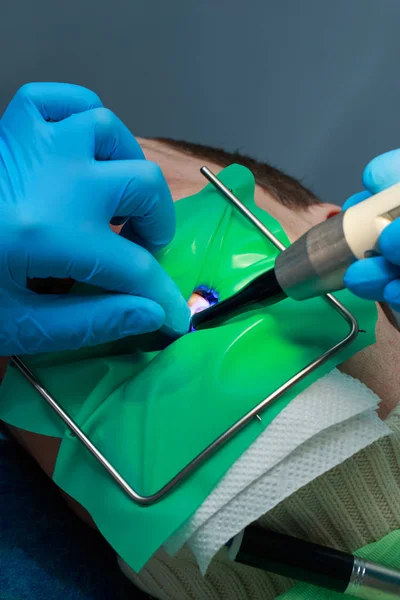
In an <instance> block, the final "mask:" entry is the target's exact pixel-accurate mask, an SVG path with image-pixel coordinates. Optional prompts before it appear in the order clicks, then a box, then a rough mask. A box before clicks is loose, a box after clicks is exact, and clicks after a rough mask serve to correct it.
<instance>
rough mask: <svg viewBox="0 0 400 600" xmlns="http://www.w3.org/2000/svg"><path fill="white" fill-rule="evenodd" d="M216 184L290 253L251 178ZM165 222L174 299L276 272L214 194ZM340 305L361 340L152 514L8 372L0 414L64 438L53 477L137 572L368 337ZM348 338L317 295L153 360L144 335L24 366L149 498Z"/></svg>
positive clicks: (356, 304)
mask: <svg viewBox="0 0 400 600" xmlns="http://www.w3.org/2000/svg"><path fill="white" fill-rule="evenodd" d="M220 178H221V180H222V181H223V182H224V183H225V185H226V186H228V187H229V188H230V189H232V190H233V192H234V193H235V194H236V195H237V196H238V197H239V198H240V199H241V200H242V202H244V203H245V204H246V205H247V206H248V207H249V208H250V209H251V210H252V211H254V213H255V214H256V215H257V217H258V218H259V219H261V221H262V222H263V223H264V224H265V225H266V226H267V227H269V228H270V229H271V231H272V232H273V233H274V234H275V235H276V236H277V237H278V238H279V239H280V240H281V241H282V242H283V243H285V244H288V243H289V242H288V238H287V237H286V235H285V233H284V231H283V230H282V227H281V226H280V225H279V223H278V222H277V221H276V220H274V219H273V218H272V217H271V216H269V215H268V214H267V213H266V212H264V211H262V210H261V209H259V208H258V207H257V206H256V205H255V202H254V190H255V185H254V178H253V176H252V174H251V173H250V171H248V170H247V169H245V168H244V167H241V166H238V165H232V166H230V167H228V168H227V169H225V170H224V171H222V172H221V174H220ZM176 213H177V224H178V227H177V234H176V236H175V238H174V240H173V241H172V242H171V244H170V245H169V246H168V247H167V248H166V249H165V250H163V251H161V252H160V253H159V254H158V259H159V261H160V263H161V265H162V266H163V267H164V268H165V269H166V271H167V272H168V273H169V274H170V275H171V276H172V277H173V279H174V280H175V281H176V283H177V285H178V286H179V288H180V290H181V292H182V294H183V296H184V297H185V298H187V299H188V298H189V297H190V296H191V294H192V291H193V290H194V289H195V288H196V287H198V286H199V285H205V286H207V287H210V288H213V289H215V290H216V292H218V294H219V296H220V298H221V299H224V298H226V297H228V296H230V295H231V294H233V293H235V292H237V291H238V290H239V289H240V288H241V287H243V286H244V285H245V284H246V283H248V281H249V280H250V279H251V278H253V277H255V276H256V275H258V274H260V273H261V272H263V271H264V270H266V269H268V268H269V267H271V265H273V263H274V261H275V257H276V255H277V251H276V249H275V248H274V246H272V244H271V243H270V242H269V241H268V240H267V239H266V238H265V237H264V236H262V234H261V233H260V232H259V231H258V230H257V229H256V228H255V227H254V226H253V225H252V224H251V223H249V222H248V221H247V220H246V219H245V218H244V217H243V216H242V215H241V214H239V213H238V212H237V210H236V209H234V208H232V206H231V205H230V204H228V203H227V201H226V200H225V198H223V197H222V196H221V195H220V194H219V193H218V192H217V191H216V190H215V189H214V187H213V186H211V185H208V186H207V187H206V188H205V189H204V190H203V191H201V192H200V193H199V194H196V195H195V196H192V197H189V198H186V199H183V200H181V201H179V202H178V203H177V207H176ZM86 291H88V290H86ZM77 293H78V292H77ZM79 293H81V292H79ZM338 296H339V297H340V298H341V300H342V301H343V302H344V303H345V304H346V306H347V307H348V308H349V309H350V310H351V311H353V312H354V314H355V315H356V316H357V318H358V320H359V323H360V328H361V329H364V330H365V331H366V333H362V334H360V335H359V336H358V338H357V339H356V341H355V342H354V343H353V344H352V345H351V346H350V347H349V348H347V350H346V351H345V352H342V353H341V354H338V355H337V356H336V357H335V358H334V359H332V360H330V361H329V362H328V363H326V364H325V365H324V366H323V367H321V368H320V369H318V371H316V372H314V373H313V374H312V375H310V376H309V377H308V378H307V379H306V380H304V381H303V382H302V383H301V384H298V385H297V386H296V387H295V388H293V389H292V390H291V391H290V392H288V393H287V394H286V395H284V396H282V397H281V398H280V399H279V400H277V401H276V402H275V403H274V404H272V405H271V406H270V407H269V408H267V409H266V410H265V411H263V414H262V421H261V422H260V421H258V420H254V422H252V423H250V424H249V425H248V426H247V427H246V428H244V429H243V430H242V431H241V432H240V433H239V434H238V435H237V436H236V437H235V438H233V439H232V440H231V441H230V442H229V443H227V444H226V445H225V446H224V447H223V448H221V449H220V450H219V451H218V452H217V453H216V454H214V455H213V456H212V457H211V458H210V459H209V460H208V461H207V462H206V463H204V464H203V465H202V466H201V467H200V468H199V469H198V470H197V471H196V472H195V473H194V474H192V475H191V476H190V477H189V478H188V479H186V480H185V481H184V483H182V484H181V485H180V486H179V487H178V488H176V489H175V490H174V491H173V492H172V493H171V494H170V495H168V496H167V497H166V498H165V499H164V500H162V501H160V502H159V503H157V504H154V505H152V506H149V507H146V508H143V507H139V506H137V505H136V504H134V502H133V501H131V500H130V499H129V498H128V497H127V496H126V495H125V494H124V492H123V491H122V490H121V489H120V488H119V487H118V486H117V484H116V483H114V481H113V480H112V479H111V478H110V477H109V475H108V474H107V473H106V472H105V471H104V470H103V468H102V467H101V466H99V465H98V464H97V462H96V461H95V460H94V459H93V458H92V457H91V456H90V455H89V454H88V453H87V451H86V450H85V449H84V448H83V447H82V446H81V445H80V443H79V442H78V441H77V440H76V439H75V438H73V437H71V435H70V434H69V433H68V432H66V431H65V428H64V426H63V425H62V423H61V422H60V420H59V418H58V417H57V416H56V415H55V414H54V413H53V412H52V411H51V410H50V409H49V408H48V407H47V405H46V404H45V403H44V402H43V400H42V398H40V397H39V396H38V395H37V393H36V392H35V390H33V389H31V387H30V386H29V384H28V383H27V382H26V381H25V380H24V379H23V378H22V377H21V376H20V375H19V373H18V372H17V371H16V370H15V369H9V370H8V372H7V374H6V377H5V380H4V382H3V384H2V386H1V388H0V418H1V419H3V420H5V421H6V422H8V423H10V424H12V425H16V426H18V427H20V428H22V429H27V430H29V431H35V432H37V433H41V434H44V435H50V436H56V437H58V438H62V440H63V441H62V444H61V447H60V451H59V455H58V458H57V463H56V468H55V472H54V475H53V478H54V481H55V482H56V483H57V484H58V485H59V486H60V487H61V488H62V489H64V490H65V491H66V492H67V493H68V494H70V495H71V496H72V497H73V498H75V499H76V500H77V501H78V502H80V503H81V504H82V505H83V506H84V507H85V508H86V509H87V510H88V511H89V512H90V514H91V515H92V517H93V519H94V521H95V522H96V524H97V526H98V527H99V529H100V531H101V532H102V533H103V535H104V536H105V538H106V539H107V540H108V541H109V542H110V544H111V545H112V546H113V547H114V548H115V550H116V551H117V552H118V554H119V555H120V556H122V558H123V559H124V560H125V561H126V562H127V563H128V564H129V565H130V566H131V567H132V568H133V569H135V570H139V569H140V568H141V567H142V566H143V565H144V564H145V562H146V561H147V560H148V559H149V557H150V556H151V555H152V554H153V553H154V552H155V550H156V549H157V548H158V547H159V546H161V545H162V544H163V543H164V542H165V540H166V539H167V538H168V537H169V536H171V535H172V534H173V533H174V532H175V531H176V530H177V529H178V528H180V527H181V526H182V525H183V524H184V523H185V522H186V521H187V520H188V519H189V518H190V517H191V515H192V514H193V513H194V512H195V511H196V509H197V508H198V507H199V506H200V505H201V503H202V502H203V501H204V500H205V498H206V497H207V496H208V495H209V494H210V492H211V491H212V490H213V488H214V487H215V486H216V484H217V483H218V481H219V480H220V479H221V477H222V476H223V475H224V473H225V472H226V471H227V470H228V469H229V467H230V466H231V465H232V464H233V463H234V461H235V460H236V459H237V458H238V457H239V456H240V455H241V454H242V453H243V452H244V450H245V449H246V448H248V446H249V445H250V444H251V443H252V442H253V441H254V440H255V439H256V438H257V436H258V435H259V434H260V433H261V432H262V431H263V430H264V429H265V428H266V427H268V424H269V423H270V422H271V421H272V420H273V419H274V417H275V416H276V415H277V414H279V412H280V411H281V410H282V409H283V408H284V407H285V406H287V404H288V403H289V402H290V401H291V399H292V398H293V397H294V396H295V395H297V394H298V393H299V392H300V391H302V390H303V389H305V388H306V387H307V386H308V385H310V384H311V383H312V382H313V381H315V380H316V379H318V378H319V377H321V376H322V375H324V374H326V373H327V372H329V371H330V370H331V369H332V368H333V367H335V366H336V364H338V363H340V362H342V361H343V360H345V358H347V357H349V356H350V355H352V354H353V353H355V352H357V351H358V350H360V349H362V348H363V347H365V346H366V345H368V344H371V343H372V342H373V341H374V335H375V323H376V309H375V305H374V304H373V303H372V302H365V301H363V300H360V299H358V298H356V297H355V296H353V295H352V294H349V293H348V292H347V291H344V292H342V293H341V294H340V295H338ZM348 328H349V326H348V324H347V323H345V322H344V320H343V319H342V318H341V317H340V316H339V314H338V313H337V312H336V311H335V310H334V309H333V308H332V307H330V306H329V305H328V304H327V303H326V302H325V301H324V300H323V299H321V298H317V299H313V300H310V301H307V302H295V301H293V300H285V301H283V302H281V303H280V304H277V305H274V306H272V307H269V308H267V309H265V308H264V309H260V308H257V309H256V310H255V311H252V312H249V313H246V314H245V315H243V316H238V317H236V318H235V319H232V320H231V321H228V322H227V323H226V324H224V325H223V326H220V327H217V328H214V329H209V330H207V329H206V330H203V331H198V332H193V333H189V334H187V335H185V336H183V337H181V338H180V339H179V340H177V341H176V342H174V343H173V344H172V345H170V346H168V347H167V348H166V349H165V350H163V351H162V352H146V351H143V347H146V345H147V341H148V336H137V337H134V338H127V339H125V340H121V341H119V342H117V343H113V344H109V345H104V346H101V347H96V348H86V349H81V350H79V351H76V352H68V353H58V354H57V353H56V354H51V355H42V356H37V357H33V358H31V359H30V360H29V361H28V364H29V366H30V367H31V368H32V370H33V371H34V372H35V373H36V374H37V376H38V377H39V378H40V380H41V381H42V382H43V384H44V385H46V386H47V387H48V389H49V390H50V391H51V392H52V393H53V394H54V396H55V397H56V398H57V399H58V400H59V402H60V403H61V404H62V405H63V406H64V407H65V408H66V409H67V410H68V412H69V413H70V414H71V415H73V417H74V418H75V419H76V421H77V422H78V423H79V424H80V425H81V426H82V427H83V429H84V431H85V432H86V433H87V434H88V435H89V436H90V437H91V438H92V439H93V440H94V442H95V443H96V444H97V445H98V446H99V448H100V449H101V450H102V451H103V452H104V454H105V455H106V456H107V457H108V459H109V460H110V461H111V462H112V463H113V464H114V466H116V468H117V469H119V471H120V472H121V474H123V476H124V477H125V478H126V479H127V481H129V482H130V484H131V485H132V486H133V487H134V488H136V489H137V491H139V493H142V494H151V493H154V492H155V491H157V490H158V489H159V488H161V487H162V486H163V485H164V484H165V483H166V482H167V481H168V480H169V479H171V477H173V476H174V475H175V474H176V473H177V472H178V471H180V470H181V469H182V468H183V467H184V466H185V465H186V464H187V463H188V462H189V461H190V460H191V459H193V458H194V457H195V456H196V455H197V454H198V453H199V452H200V451H201V450H203V449H204V448H205V447H206V446H207V445H208V444H209V443H210V442H212V441H213V440H214V439H215V438H216V437H217V436H218V435H220V434H221V433H222V432H223V431H225V430H226V429H227V428H228V427H229V426H230V425H232V424H233V423H234V422H235V421H236V420H237V419H238V418H240V417H242V416H243V415H244V414H245V413H246V412H248V410H249V409H251V408H253V407H254V406H255V405H256V404H258V403H259V402H260V401H261V400H263V399H264V398H266V397H267V396H268V395H269V394H270V393H271V392H273V391H274V390H275V389H277V388H278V387H279V386H280V385H281V384H283V383H284V382H285V381H286V380H287V379H289V378H290V377H291V376H292V375H294V374H295V373H296V372H297V371H298V370H300V369H301V368H303V367H304V366H305V365H306V364H308V363H309V362H310V361H312V360H314V359H315V358H316V357H317V356H319V355H320V354H321V353H322V352H324V351H326V350H327V349H328V348H330V347H331V346H332V345H333V344H336V343H337V342H338V341H339V340H341V339H342V338H343V337H344V336H345V335H346V334H347V333H348ZM151 335H152V334H150V336H151Z"/></svg>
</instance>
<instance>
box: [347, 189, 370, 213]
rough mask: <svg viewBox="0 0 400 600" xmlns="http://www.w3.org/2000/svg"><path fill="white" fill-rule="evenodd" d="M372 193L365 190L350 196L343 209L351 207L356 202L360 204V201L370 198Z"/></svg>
mask: <svg viewBox="0 0 400 600" xmlns="http://www.w3.org/2000/svg"><path fill="white" fill-rule="evenodd" d="M371 195H372V194H370V192H367V191H365V190H364V191H362V192H357V193H356V194H353V195H352V196H350V198H347V200H346V202H345V203H344V204H343V207H342V210H347V209H348V208H350V206H354V205H355V204H358V203H359V202H362V201H363V200H366V199H367V198H370V197H371Z"/></svg>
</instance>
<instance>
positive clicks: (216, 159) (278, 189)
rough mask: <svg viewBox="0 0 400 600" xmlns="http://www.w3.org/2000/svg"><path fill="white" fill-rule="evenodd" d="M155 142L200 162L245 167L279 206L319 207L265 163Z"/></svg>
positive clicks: (185, 144) (235, 154) (299, 186)
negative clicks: (314, 205) (198, 159)
mask: <svg viewBox="0 0 400 600" xmlns="http://www.w3.org/2000/svg"><path fill="white" fill-rule="evenodd" d="M156 141H159V142H163V143H164V144H167V145H168V146H170V147H171V148H174V149H176V150H179V151H180V152H183V153H186V154H188V155H190V156H195V157H196V158H200V159H202V160H204V161H207V160H208V161H210V162H213V163H215V164H217V165H220V166H221V167H228V166H229V165H232V164H233V163H236V164H240V165H243V166H244V167H247V168H248V169H249V170H250V171H251V172H252V173H253V175H254V179H255V180H256V183H257V184H258V185H259V186H260V187H262V188H264V189H265V190H266V191H267V192H269V193H270V194H271V196H273V197H274V198H275V200H277V201H278V202H280V203H281V204H283V205H284V206H288V207H289V208H305V209H307V208H308V207H309V206H312V205H313V204H319V203H320V200H319V199H318V198H317V197H316V196H315V195H314V194H313V193H312V192H311V191H310V190H309V189H307V188H306V187H304V186H303V185H302V184H301V183H300V182H299V181H297V180H296V179H293V177H290V175H286V173H283V172H282V171H280V170H279V169H276V168H275V167H271V166H270V165H268V164H266V163H262V162H259V161H258V160H255V159H254V158H250V157H249V156H246V155H243V154H240V153H239V152H227V151H226V150H221V149H220V148H212V147H211V146H203V145H202V144H193V143H192V142H185V141H183V140H172V139H170V138H157V139H156Z"/></svg>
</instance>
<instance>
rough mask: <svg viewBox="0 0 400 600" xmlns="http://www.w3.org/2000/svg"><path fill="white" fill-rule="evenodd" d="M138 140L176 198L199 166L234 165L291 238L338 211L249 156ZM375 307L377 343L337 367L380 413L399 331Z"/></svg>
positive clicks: (198, 178) (394, 388) (399, 346)
mask: <svg viewBox="0 0 400 600" xmlns="http://www.w3.org/2000/svg"><path fill="white" fill-rule="evenodd" d="M139 141H140V143H141V145H142V147H143V150H144V152H145V154H146V157H147V158H148V159H149V160H152V161H154V162H156V163H158V164H159V166H160V167H161V169H162V170H163V173H164V176H165V178H166V180H167V182H168V184H169V186H170V189H171V193H172V196H173V198H174V200H175V201H177V200H179V199H181V198H185V197H187V196H191V195H193V194H196V193H197V192H199V191H200V190H201V189H202V188H203V187H204V185H205V183H206V182H205V179H204V177H203V176H202V175H201V173H200V167H202V166H203V165H206V166H208V167H210V168H211V169H212V170H214V171H216V172H218V170H220V169H221V167H222V168H223V167H227V166H229V165H231V164H233V163H237V164H242V165H243V166H245V167H247V168H249V169H250V170H251V171H252V173H253V175H254V177H255V180H256V192H255V200H256V203H257V204H258V206H259V207H260V208H262V209H264V210H266V211H267V212H268V213H269V214H270V215H271V216H273V217H274V218H275V219H277V220H278V221H279V222H280V223H281V225H282V227H283V228H284V229H285V231H286V234H287V235H288V237H289V239H290V240H291V241H294V240H295V239H297V238H298V237H299V236H300V235H302V234H303V233H305V232H306V231H307V230H308V229H309V228H310V227H312V226H313V225H316V224H317V223H320V222H321V221H323V220H325V219H328V218H329V217H331V216H333V215H335V214H336V213H338V212H339V211H340V208H339V207H338V206H335V205H333V204H324V203H321V202H320V201H319V200H318V198H317V197H316V196H315V195H314V194H313V193H312V192H310V191H309V190H307V189H306V188H305V187H303V186H302V185H301V184H300V183H299V182H297V181H296V180H294V179H293V178H291V177H289V176H287V175H285V174H284V173H282V172H281V171H279V170H277V169H275V168H273V167H270V166H269V165H266V164H263V163H259V162H257V161H255V160H252V159H250V158H248V157H244V156H241V155H239V154H231V153H229V152H225V151H223V150H218V149H213V148H209V147H206V146H201V145H197V144H189V143H187V142H175V141H171V140H164V139H158V140H148V139H142V140H139ZM351 192H352V190H349V193H351ZM195 300H196V299H195ZM378 310H379V319H378V323H377V327H376V337H377V340H376V343H375V344H374V346H370V347H369V348H366V349H364V350H362V351H361V352H359V353H358V354H357V355H355V356H354V357H353V358H351V359H350V360H348V361H346V362H345V363H343V365H342V367H341V368H342V370H343V371H344V372H346V373H348V374H350V375H353V376H354V377H357V378H358V379H360V380H361V381H363V382H364V383H365V384H366V385H368V387H370V388H371V389H372V390H373V391H375V392H376V393H377V394H378V396H379V397H380V398H381V399H382V406H381V415H382V416H383V417H384V416H386V415H387V414H388V413H389V412H390V411H391V410H392V409H393V408H394V407H395V406H396V405H397V403H398V388H399V385H400V368H399V367H398V366H397V365H398V362H399V356H400V334H399V332H398V331H397V329H396V328H395V326H394V325H393V324H392V323H391V322H390V313H389V312H388V311H387V309H386V308H385V307H378Z"/></svg>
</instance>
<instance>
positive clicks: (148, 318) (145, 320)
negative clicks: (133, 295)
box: [118, 298, 165, 337]
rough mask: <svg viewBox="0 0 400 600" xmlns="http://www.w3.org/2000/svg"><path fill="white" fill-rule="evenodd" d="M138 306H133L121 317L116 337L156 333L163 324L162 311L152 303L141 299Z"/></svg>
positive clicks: (163, 313) (163, 315) (157, 305)
mask: <svg viewBox="0 0 400 600" xmlns="http://www.w3.org/2000/svg"><path fill="white" fill-rule="evenodd" d="M141 300H143V302H140V306H137V305H135V306H134V307H133V308H132V310H127V311H126V312H125V313H124V314H123V315H121V322H120V324H119V331H118V337H127V336H129V335H138V334H142V333H150V332H151V331H157V329H160V327H162V325H163V324H164V322H165V312H164V309H163V308H162V307H161V306H160V305H159V304H157V303H156V302H153V301H152V300H147V299H144V298H142V299H141Z"/></svg>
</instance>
